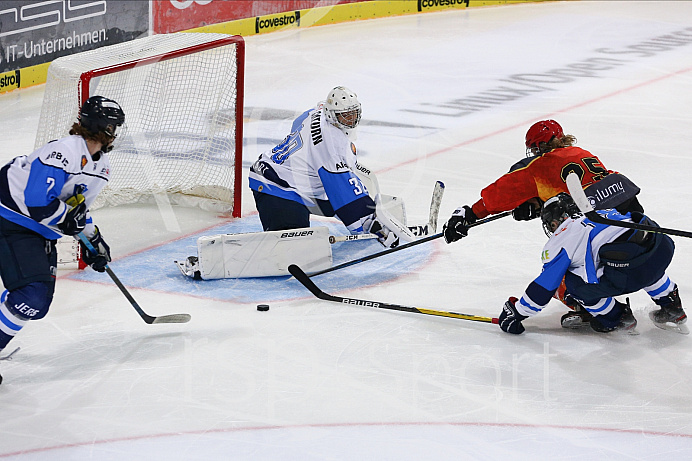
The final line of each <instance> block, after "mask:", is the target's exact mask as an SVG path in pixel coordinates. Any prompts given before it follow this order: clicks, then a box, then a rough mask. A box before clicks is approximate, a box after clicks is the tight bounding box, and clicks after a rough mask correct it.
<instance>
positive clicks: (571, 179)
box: [565, 173, 594, 214]
mask: <svg viewBox="0 0 692 461" xmlns="http://www.w3.org/2000/svg"><path fill="white" fill-rule="evenodd" d="M565 182H566V183H567V189H569V195H571V196H572V200H574V203H576V204H577V207H579V210H580V211H581V212H582V213H585V214H586V213H589V212H591V211H593V210H594V208H593V206H592V205H591V202H589V199H588V197H586V193H584V189H583V188H582V187H581V180H580V179H579V176H577V174H576V173H570V174H568V175H567V179H566V180H565Z"/></svg>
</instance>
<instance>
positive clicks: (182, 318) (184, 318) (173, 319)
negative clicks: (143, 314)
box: [151, 314, 192, 324]
mask: <svg viewBox="0 0 692 461" xmlns="http://www.w3.org/2000/svg"><path fill="white" fill-rule="evenodd" d="M191 318H192V317H191V316H190V314H170V315H162V316H160V317H154V320H153V321H152V322H151V323H153V324H154V323H187V322H189V321H190V319H191Z"/></svg>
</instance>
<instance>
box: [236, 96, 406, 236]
mask: <svg viewBox="0 0 692 461" xmlns="http://www.w3.org/2000/svg"><path fill="white" fill-rule="evenodd" d="M360 118H361V105H360V102H359V101H358V98H357V96H356V94H355V93H354V92H352V91H351V90H349V89H348V88H344V87H341V86H338V87H336V88H334V89H332V90H331V91H330V92H329V94H328V96H327V100H326V101H322V102H320V103H318V104H317V106H316V107H314V108H312V109H310V110H308V111H306V112H304V113H303V114H301V115H300V116H299V117H298V118H296V119H295V120H294V121H293V126H292V127H291V133H290V134H289V135H288V136H287V137H286V138H285V139H284V140H283V141H282V142H281V143H280V144H279V145H277V146H276V147H274V148H273V149H272V150H270V151H267V152H264V153H262V154H261V155H260V156H259V158H258V159H257V161H256V162H255V163H254V164H253V165H252V167H251V168H250V174H249V181H250V188H251V189H252V193H253V196H254V199H255V204H256V206H257V211H258V212H259V217H260V221H261V222H262V227H263V229H264V230H265V231H276V230H287V229H300V228H305V227H309V226H310V215H311V214H315V215H323V216H336V217H338V218H339V219H340V220H341V221H342V222H343V223H344V225H345V226H346V227H347V228H348V230H349V231H350V233H351V234H362V233H368V232H370V233H373V234H377V235H378V236H379V241H380V242H381V243H382V244H383V245H384V246H386V247H395V246H397V245H398V244H399V243H400V242H401V243H404V242H410V241H413V240H414V237H413V235H412V234H411V233H410V231H409V230H408V229H407V228H406V226H405V225H404V224H402V223H400V222H399V221H398V220H397V219H395V218H393V217H392V216H391V215H390V214H389V213H388V212H386V210H384V209H383V207H382V206H380V204H379V203H376V202H377V201H378V200H379V194H377V195H376V197H375V200H373V199H372V198H371V197H370V195H369V194H368V190H367V189H366V187H365V186H364V185H363V182H362V181H361V179H360V178H359V177H358V175H356V170H357V168H358V165H357V164H356V146H355V144H353V142H352V140H354V139H355V132H356V128H357V127H358V123H359V122H360Z"/></svg>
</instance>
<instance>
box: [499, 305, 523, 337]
mask: <svg viewBox="0 0 692 461" xmlns="http://www.w3.org/2000/svg"><path fill="white" fill-rule="evenodd" d="M517 301H519V300H518V299H517V298H515V297H514V296H512V297H510V298H509V299H508V300H507V302H506V303H505V305H504V306H502V312H501V313H500V316H499V317H498V323H499V325H500V328H502V331H504V332H505V333H512V334H514V335H520V334H522V333H523V332H524V330H525V328H524V325H522V324H521V322H522V321H523V320H524V319H527V318H528V317H527V316H525V315H521V314H520V313H519V312H518V311H517V308H516V306H515V305H516V303H517Z"/></svg>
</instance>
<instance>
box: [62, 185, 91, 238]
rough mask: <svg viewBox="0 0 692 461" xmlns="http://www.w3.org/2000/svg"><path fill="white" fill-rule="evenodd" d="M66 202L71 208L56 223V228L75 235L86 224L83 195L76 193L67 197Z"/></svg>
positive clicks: (85, 208) (66, 233)
mask: <svg viewBox="0 0 692 461" xmlns="http://www.w3.org/2000/svg"><path fill="white" fill-rule="evenodd" d="M66 203H67V206H68V207H71V208H70V209H68V210H67V212H66V213H65V216H63V219H62V221H61V222H59V223H58V229H60V232H62V233H63V234H65V235H77V234H79V233H80V232H82V231H83V230H84V226H86V214H87V207H86V203H84V196H83V195H82V194H77V195H75V196H74V197H70V198H69V199H67V202H66Z"/></svg>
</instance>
